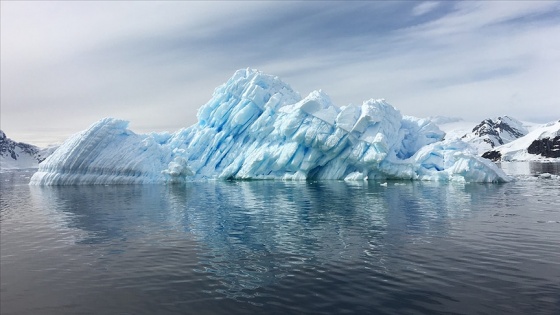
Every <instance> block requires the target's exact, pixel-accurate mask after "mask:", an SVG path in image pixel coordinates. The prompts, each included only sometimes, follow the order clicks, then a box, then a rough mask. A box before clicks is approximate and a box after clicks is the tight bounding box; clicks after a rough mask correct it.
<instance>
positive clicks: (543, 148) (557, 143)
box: [527, 136, 560, 158]
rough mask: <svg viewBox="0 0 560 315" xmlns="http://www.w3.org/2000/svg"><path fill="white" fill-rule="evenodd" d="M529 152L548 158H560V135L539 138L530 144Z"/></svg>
mask: <svg viewBox="0 0 560 315" xmlns="http://www.w3.org/2000/svg"><path fill="white" fill-rule="evenodd" d="M527 152H529V153H530V154H537V155H541V156H544V157H547V158H560V136H556V137H554V138H552V137H549V138H543V139H537V140H535V141H533V142H532V143H531V145H529V147H528V148H527Z"/></svg>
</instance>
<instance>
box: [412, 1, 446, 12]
mask: <svg viewBox="0 0 560 315" xmlns="http://www.w3.org/2000/svg"><path fill="white" fill-rule="evenodd" d="M439 4H440V3H439V2H437V1H423V2H422V3H420V4H418V5H417V6H415V7H414V8H413V9H412V14H413V15H424V14H426V13H428V12H430V11H433V10H434V9H435V8H437V7H438V6H439Z"/></svg>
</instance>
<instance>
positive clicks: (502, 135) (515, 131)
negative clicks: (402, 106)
mask: <svg viewBox="0 0 560 315" xmlns="http://www.w3.org/2000/svg"><path fill="white" fill-rule="evenodd" d="M428 119H429V120H430V121H432V122H433V123H435V124H437V125H438V127H440V129H441V130H443V131H445V139H447V140H451V139H461V140H462V141H465V142H467V143H468V144H470V145H471V146H472V147H474V148H475V149H476V151H477V152H478V154H479V155H481V154H483V153H484V152H487V151H489V150H492V149H493V148H494V147H496V146H499V145H502V144H506V143H509V142H511V141H513V140H515V139H517V138H520V137H522V136H524V135H526V134H527V133H528V132H529V130H528V128H527V127H528V126H532V124H531V123H526V122H521V121H519V120H517V119H515V118H512V117H509V116H502V117H498V118H495V119H491V118H488V119H485V120H483V121H482V122H480V123H478V124H477V123H474V122H467V121H463V120H462V119H460V118H448V117H440V116H435V117H429V118H428Z"/></svg>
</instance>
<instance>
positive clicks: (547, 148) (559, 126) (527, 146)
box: [482, 121, 560, 161]
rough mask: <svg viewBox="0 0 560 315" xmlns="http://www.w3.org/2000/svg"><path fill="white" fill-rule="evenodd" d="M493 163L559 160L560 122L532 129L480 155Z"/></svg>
mask: <svg viewBox="0 0 560 315" xmlns="http://www.w3.org/2000/svg"><path fill="white" fill-rule="evenodd" d="M482 156H483V157H484V158H487V159H490V160H493V161H535V160H550V159H560V121H555V122H551V123H548V124H545V125H542V126H540V127H536V128H534V130H532V131H531V132H529V133H528V134H527V135H525V136H523V137H520V138H519V139H516V140H514V141H511V142H509V143H506V144H504V145H501V146H497V147H495V148H494V149H493V150H490V151H487V152H485V153H484V154H483V155H482Z"/></svg>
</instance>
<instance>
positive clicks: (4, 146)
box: [0, 130, 56, 170]
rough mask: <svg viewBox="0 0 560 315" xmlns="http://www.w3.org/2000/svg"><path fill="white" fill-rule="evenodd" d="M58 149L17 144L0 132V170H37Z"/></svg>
mask: <svg viewBox="0 0 560 315" xmlns="http://www.w3.org/2000/svg"><path fill="white" fill-rule="evenodd" d="M54 150H56V147H49V148H46V149H41V148H39V147H36V146H34V145H31V144H27V143H22V142H16V141H14V140H12V139H10V138H8V137H7V136H6V134H5V133H4V132H3V131H2V130H0V169H3V170H7V169H18V168H37V167H39V163H40V162H42V161H43V160H45V159H46V158H47V157H48V156H49V155H51V154H52V153H53V152H54Z"/></svg>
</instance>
